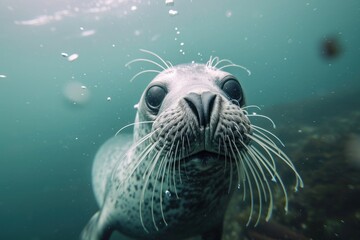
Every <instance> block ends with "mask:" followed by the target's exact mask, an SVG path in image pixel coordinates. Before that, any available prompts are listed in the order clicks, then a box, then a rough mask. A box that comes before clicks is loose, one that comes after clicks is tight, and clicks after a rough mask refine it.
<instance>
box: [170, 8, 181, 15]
mask: <svg viewBox="0 0 360 240" xmlns="http://www.w3.org/2000/svg"><path fill="white" fill-rule="evenodd" d="M178 14H179V12H178V11H176V10H172V9H170V10H169V15H170V16H176V15H178Z"/></svg>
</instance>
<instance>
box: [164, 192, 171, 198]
mask: <svg viewBox="0 0 360 240" xmlns="http://www.w3.org/2000/svg"><path fill="white" fill-rule="evenodd" d="M165 196H166V197H167V198H171V192H170V191H169V190H165Z"/></svg>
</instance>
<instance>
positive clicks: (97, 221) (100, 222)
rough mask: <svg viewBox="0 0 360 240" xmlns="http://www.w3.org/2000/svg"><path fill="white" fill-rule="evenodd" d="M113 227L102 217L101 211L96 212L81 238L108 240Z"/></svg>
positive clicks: (82, 239)
mask: <svg viewBox="0 0 360 240" xmlns="http://www.w3.org/2000/svg"><path fill="white" fill-rule="evenodd" d="M112 232H113V228H112V227H111V225H109V224H107V222H106V221H104V219H102V218H101V215H100V211H99V212H97V213H95V214H94V215H93V216H92V217H91V219H90V221H89V222H88V223H87V224H86V226H85V228H84V230H83V231H82V232H81V235H80V240H108V239H110V236H111V233H112Z"/></svg>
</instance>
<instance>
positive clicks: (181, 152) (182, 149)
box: [178, 135, 185, 184]
mask: <svg viewBox="0 0 360 240" xmlns="http://www.w3.org/2000/svg"><path fill="white" fill-rule="evenodd" d="M180 154H181V155H180V159H179V161H178V175H179V181H180V184H182V179H181V160H183V159H184V158H185V138H184V137H183V136H182V135H181V151H180Z"/></svg>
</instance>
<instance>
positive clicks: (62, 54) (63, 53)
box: [61, 52, 69, 57]
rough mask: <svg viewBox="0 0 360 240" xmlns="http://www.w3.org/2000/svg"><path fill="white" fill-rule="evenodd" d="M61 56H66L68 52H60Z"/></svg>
mask: <svg viewBox="0 0 360 240" xmlns="http://www.w3.org/2000/svg"><path fill="white" fill-rule="evenodd" d="M61 56H63V57H68V56H69V54H67V53H66V52H62V53H61Z"/></svg>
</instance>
